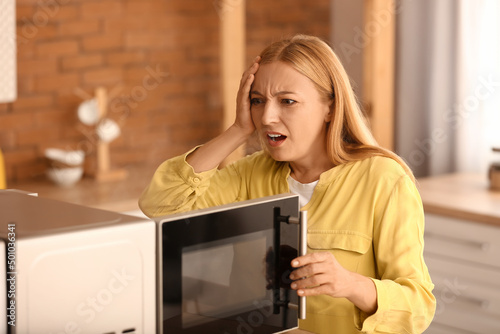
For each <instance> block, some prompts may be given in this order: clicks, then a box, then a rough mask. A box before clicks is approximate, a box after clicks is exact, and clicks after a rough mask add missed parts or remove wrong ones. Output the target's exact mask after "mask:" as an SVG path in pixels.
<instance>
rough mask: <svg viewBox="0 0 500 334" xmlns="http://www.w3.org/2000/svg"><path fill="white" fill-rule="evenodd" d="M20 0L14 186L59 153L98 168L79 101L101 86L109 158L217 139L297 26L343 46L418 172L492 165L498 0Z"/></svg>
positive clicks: (142, 159)
mask: <svg viewBox="0 0 500 334" xmlns="http://www.w3.org/2000/svg"><path fill="white" fill-rule="evenodd" d="M10 1H11V0H2V6H4V7H5V6H7V5H8V2H10ZM12 3H14V2H12ZM14 4H15V5H14V6H15V20H14V21H13V22H14V24H13V27H15V31H14V38H15V40H14V41H12V37H11V40H10V42H9V41H8V40H7V41H5V40H3V45H5V43H10V44H12V45H14V46H15V48H16V50H15V62H13V63H12V62H11V63H10V64H11V65H8V64H9V63H8V62H6V61H4V64H6V65H5V67H6V68H7V69H9V68H10V69H12V68H17V71H16V72H15V78H13V80H11V83H10V85H13V84H12V82H14V85H15V90H16V94H17V96H16V97H15V98H14V99H12V98H11V99H10V100H9V99H7V100H5V99H3V100H2V101H3V103H0V149H1V151H2V152H3V158H4V164H5V169H4V175H5V179H6V181H7V184H9V183H14V184H16V183H18V182H24V181H27V180H28V181H29V180H33V179H37V178H44V177H45V172H46V169H47V162H46V156H45V151H46V149H47V148H59V149H64V150H81V151H84V153H85V170H86V172H87V171H89V170H92V169H93V168H94V167H95V164H96V161H95V160H96V157H95V153H96V152H95V144H96V141H97V136H96V133H95V130H94V129H93V128H92V127H90V126H88V125H86V124H82V122H81V121H80V120H79V119H78V115H77V111H78V108H79V106H80V105H81V104H82V102H84V101H86V100H89V99H92V98H93V97H94V96H95V91H96V89H97V88H99V87H101V88H104V89H105V90H106V92H107V97H108V110H107V116H108V118H110V119H112V120H113V121H114V122H115V123H116V124H117V125H118V126H119V128H120V130H121V132H120V135H119V136H118V137H116V139H114V140H113V141H112V142H110V143H109V156H110V161H111V164H112V166H114V167H113V168H125V167H134V166H144V165H150V166H157V165H158V164H159V163H160V162H161V161H163V160H165V159H166V158H169V157H172V156H174V155H177V154H180V153H183V152H185V151H186V150H188V149H190V148H191V147H193V146H195V145H197V144H201V143H204V142H206V141H207V140H209V139H210V138H212V137H214V136H215V135H216V134H217V133H219V132H220V131H221V130H222V129H223V128H224V126H226V125H227V122H228V120H229V121H230V120H231V112H232V111H231V109H233V108H234V106H233V105H232V102H231V101H234V97H233V95H231V94H234V92H235V91H234V88H237V87H234V86H236V85H237V80H238V79H239V75H240V73H241V71H242V70H243V69H244V68H245V67H246V66H247V64H248V63H250V61H251V60H252V59H253V58H254V57H255V55H257V54H258V53H259V52H260V51H261V50H262V49H263V48H264V47H265V46H266V45H268V44H269V43H270V42H272V41H275V40H277V39H280V38H282V37H286V36H290V35H293V34H295V33H306V34H312V35H317V36H319V37H321V38H324V39H325V40H327V41H329V42H330V43H331V45H332V46H333V48H334V50H335V51H336V52H337V54H338V55H339V56H340V57H341V59H342V61H343V63H344V65H345V67H346V68H347V70H348V72H349V74H350V76H351V78H352V81H353V84H354V87H355V90H356V92H357V94H358V96H359V98H360V103H361V104H362V105H363V108H364V110H365V112H366V113H367V116H368V118H369V119H370V122H371V124H372V125H373V126H374V133H375V135H376V137H377V139H379V141H380V143H381V144H382V145H384V146H386V147H389V148H391V149H394V150H396V152H397V153H399V154H400V155H402V156H403V158H404V159H405V160H406V161H407V162H408V163H409V164H410V166H411V167H412V168H413V169H414V171H415V174H416V175H417V176H428V175H436V174H442V173H449V172H456V171H475V172H480V173H486V172H487V169H488V166H489V164H490V163H491V162H492V161H493V160H494V159H495V157H494V153H492V147H494V146H495V145H496V146H500V128H499V127H500V110H499V109H500V108H499V106H500V46H499V43H500V27H499V25H500V9H499V7H500V3H499V1H497V0H479V1H478V0H474V1H473V0H439V1H434V0H419V1H415V0H399V1H381V0H365V1H364V0H314V1H311V0H307V1H306V0H297V1H293V2H291V1H265V0H246V1H245V0H189V1H186V0H144V1H139V0H41V1H39V0H17V1H16V2H15V3H14ZM3 12H4V16H5V13H7V11H6V10H5V8H4V9H3ZM3 22H4V26H3V31H4V33H5V32H7V33H8V30H9V26H6V25H5V22H9V21H8V20H7V19H4V20H3ZM10 31H12V27H10ZM374 45H378V46H377V47H375V46H374ZM374 49H376V50H374ZM4 54H7V53H4ZM16 63H17V65H16ZM4 71H8V70H4ZM0 75H2V76H3V77H4V81H3V85H4V86H6V85H9V83H6V82H5V80H6V78H8V76H7V75H3V74H0ZM228 85H229V88H228ZM231 87H232V88H231ZM377 99H381V100H383V101H382V102H377ZM377 103H379V104H378V105H377ZM380 103H381V104H380ZM497 154H498V153H497ZM152 168H153V167H152Z"/></svg>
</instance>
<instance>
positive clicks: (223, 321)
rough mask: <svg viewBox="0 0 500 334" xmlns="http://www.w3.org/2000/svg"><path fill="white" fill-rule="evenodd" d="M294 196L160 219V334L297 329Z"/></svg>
mask: <svg viewBox="0 0 500 334" xmlns="http://www.w3.org/2000/svg"><path fill="white" fill-rule="evenodd" d="M298 214H299V203H298V196H296V195H291V194H287V195H276V196H271V197H266V198H261V199H257V200H250V201H244V202H238V203H234V204H230V205H226V206H221V207H215V208H209V209H204V210H197V211H191V212H188V213H184V214H177V215H171V216H165V217H163V218H160V219H159V220H158V219H157V222H158V223H159V224H158V226H159V237H160V240H159V241H160V247H159V252H160V254H159V255H160V256H159V257H158V258H159V263H158V266H159V268H158V269H159V276H160V277H159V287H158V288H159V289H158V290H159V291H160V293H159V301H158V303H159V314H158V319H159V324H158V325H159V328H160V332H161V333H172V334H181V333H182V334H187V333H193V334H194V333H197V334H199V333H203V334H212V333H213V334H218V333H220V334H227V333H255V334H267V333H276V332H280V331H282V330H285V329H289V328H294V327H297V321H298V320H297V309H292V308H291V305H290V304H297V302H298V298H297V294H296V292H295V291H293V290H291V289H290V283H291V281H290V280H289V278H288V275H289V274H290V272H291V267H290V262H291V260H292V259H294V258H295V257H297V256H298V245H299V228H298V225H293V224H288V223H284V222H280V221H277V220H278V219H276V217H277V216H281V217H282V216H293V217H297V216H298Z"/></svg>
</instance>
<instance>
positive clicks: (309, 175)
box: [290, 159, 335, 183]
mask: <svg viewBox="0 0 500 334" xmlns="http://www.w3.org/2000/svg"><path fill="white" fill-rule="evenodd" d="M333 167H335V165H334V164H333V163H332V162H331V161H330V160H328V159H326V160H323V161H321V159H318V160H316V161H314V162H313V163H311V164H307V165H306V164H299V163H296V162H290V169H291V170H292V171H291V173H290V176H291V177H292V178H294V179H295V180H296V181H299V182H300V183H311V182H314V181H318V180H319V177H320V175H321V174H323V173H324V172H326V171H327V170H329V169H332V168H333Z"/></svg>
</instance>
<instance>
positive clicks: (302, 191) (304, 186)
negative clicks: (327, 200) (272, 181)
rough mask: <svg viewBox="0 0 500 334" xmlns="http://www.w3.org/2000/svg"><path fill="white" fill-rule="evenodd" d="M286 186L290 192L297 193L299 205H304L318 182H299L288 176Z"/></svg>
mask: <svg viewBox="0 0 500 334" xmlns="http://www.w3.org/2000/svg"><path fill="white" fill-rule="evenodd" d="M287 181H288V186H289V187H290V192H292V193H294V194H296V195H299V204H300V207H303V206H305V205H306V204H307V203H309V201H310V200H311V197H312V194H313V191H314V188H315V187H316V185H317V184H318V181H314V182H311V183H300V182H299V181H297V180H295V179H294V178H293V177H291V176H289V177H288V178H287Z"/></svg>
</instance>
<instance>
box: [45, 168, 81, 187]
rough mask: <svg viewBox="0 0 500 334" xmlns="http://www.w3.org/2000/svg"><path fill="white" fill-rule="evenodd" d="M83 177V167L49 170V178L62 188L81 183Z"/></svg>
mask: <svg viewBox="0 0 500 334" xmlns="http://www.w3.org/2000/svg"><path fill="white" fill-rule="evenodd" d="M82 175H83V167H68V168H56V167H53V168H49V169H48V170H47V176H48V178H49V179H50V180H51V181H52V182H54V183H55V184H57V185H59V186H61V187H69V186H72V185H74V184H75V183H77V182H78V181H80V179H81V178H82Z"/></svg>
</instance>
